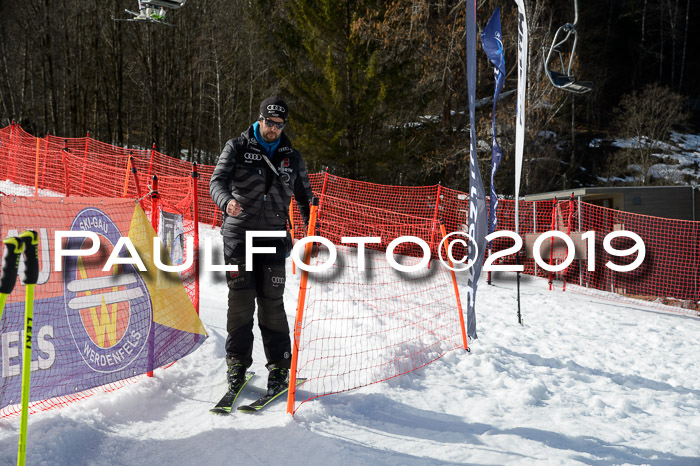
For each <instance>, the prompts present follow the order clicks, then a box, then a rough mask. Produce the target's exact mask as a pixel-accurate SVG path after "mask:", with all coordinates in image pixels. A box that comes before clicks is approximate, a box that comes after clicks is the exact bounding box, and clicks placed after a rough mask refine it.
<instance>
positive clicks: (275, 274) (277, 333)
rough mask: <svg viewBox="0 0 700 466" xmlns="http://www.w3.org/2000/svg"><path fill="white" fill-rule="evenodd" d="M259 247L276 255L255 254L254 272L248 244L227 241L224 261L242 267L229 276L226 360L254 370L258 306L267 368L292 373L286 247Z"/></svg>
mask: <svg viewBox="0 0 700 466" xmlns="http://www.w3.org/2000/svg"><path fill="white" fill-rule="evenodd" d="M254 245H255V246H256V247H274V248H275V250H276V252H275V253H274V254H257V253H256V254H253V264H252V265H253V267H252V268H253V270H252V271H250V270H248V269H249V268H250V267H246V264H245V242H244V241H241V240H236V239H232V238H227V237H224V259H225V260H226V263H227V264H236V265H238V272H226V282H227V284H228V315H227V320H226V330H227V332H228V336H227V338H226V359H227V362H229V363H231V362H236V363H241V364H243V365H245V366H246V367H250V366H251V364H252V363H253V357H252V355H253V316H254V314H255V304H256V301H257V306H258V326H259V327H260V333H261V335H262V341H263V346H264V348H265V356H266V358H267V364H266V365H267V367H268V368H270V369H271V368H273V367H281V368H286V369H289V366H290V363H291V340H290V336H289V324H288V323H287V314H286V313H285V311H284V283H285V280H286V270H285V258H286V253H287V251H286V244H285V241H284V240H283V239H279V240H278V239H267V238H265V239H256V240H255V243H254Z"/></svg>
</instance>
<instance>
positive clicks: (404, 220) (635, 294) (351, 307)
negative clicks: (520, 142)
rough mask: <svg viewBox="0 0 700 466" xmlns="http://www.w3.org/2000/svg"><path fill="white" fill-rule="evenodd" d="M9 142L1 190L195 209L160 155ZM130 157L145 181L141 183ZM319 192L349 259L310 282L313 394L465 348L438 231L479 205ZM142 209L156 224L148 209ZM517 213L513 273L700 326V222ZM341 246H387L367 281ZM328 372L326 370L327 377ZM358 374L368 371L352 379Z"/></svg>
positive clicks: (206, 171) (215, 217)
mask: <svg viewBox="0 0 700 466" xmlns="http://www.w3.org/2000/svg"><path fill="white" fill-rule="evenodd" d="M0 142H1V143H2V146H0V162H2V164H1V165H0V179H7V180H10V181H12V182H14V183H17V184H18V185H24V186H34V187H35V190H36V191H37V192H39V191H40V190H43V189H50V190H52V191H53V192H55V193H59V195H60V194H62V193H63V194H65V193H70V194H71V195H91V194H94V193H95V191H98V192H99V193H100V195H110V196H117V197H122V196H125V197H137V196H139V194H137V186H136V183H135V182H134V180H135V179H138V184H139V185H140V193H141V194H140V196H144V195H145V194H147V193H148V189H147V186H148V185H149V184H150V183H151V177H152V175H154V174H157V175H158V177H159V182H160V186H159V192H160V194H161V200H162V202H163V204H164V205H168V206H173V207H170V208H174V209H176V210H187V208H188V207H187V204H188V203H192V200H193V198H194V192H192V189H190V188H187V186H191V185H190V184H188V183H189V181H188V179H189V176H190V172H191V170H192V165H191V164H189V163H187V162H184V161H181V160H178V159H174V158H171V157H168V156H165V155H163V154H160V153H158V152H156V151H155V150H127V149H123V148H118V147H114V146H111V145H107V144H102V143H99V142H96V141H94V140H92V139H90V138H80V139H61V138H57V137H52V136H49V137H47V138H35V137H33V136H30V135H28V134H27V133H26V132H24V131H23V130H22V129H21V128H19V127H18V126H11V127H7V128H3V129H0ZM130 156H131V157H133V158H132V159H131V160H133V164H132V165H131V166H133V167H135V168H136V170H137V173H138V175H137V176H136V177H134V176H133V175H130V169H131V166H130V164H129V160H130V159H129V157H130ZM213 169H214V167H212V166H200V167H199V171H200V173H201V178H200V179H199V184H198V187H197V188H196V191H197V195H198V208H199V218H200V220H201V221H202V222H206V223H211V224H212V225H216V224H217V223H219V222H220V219H221V217H220V213H219V212H218V209H217V208H216V207H215V206H214V204H213V203H212V201H211V198H210V196H209V192H208V186H209V178H210V176H211V173H212V172H213ZM310 180H311V184H312V187H313V190H314V193H315V195H316V196H317V197H318V198H319V199H320V206H319V223H318V228H317V232H316V233H317V234H318V235H320V236H323V237H325V238H328V239H329V240H331V241H332V242H333V243H334V244H336V245H338V251H339V258H338V260H337V262H336V265H335V266H334V267H333V268H331V269H329V270H328V271H327V272H324V273H323V274H321V275H317V276H316V278H315V279H313V280H311V281H310V282H309V283H310V284H309V287H310V288H309V290H308V291H309V295H308V300H307V303H306V309H305V311H306V315H305V318H304V322H302V325H303V326H304V331H303V332H302V338H303V339H304V340H303V341H304V346H303V348H302V351H301V353H300V356H299V357H300V360H299V362H300V366H299V370H300V372H299V376H300V377H305V376H306V377H308V378H310V379H311V378H313V379H315V382H314V383H316V384H317V385H316V386H315V388H314V390H310V393H313V395H310V396H311V397H313V396H320V395H322V394H327V393H334V392H338V391H343V390H349V389H351V388H353V387H357V386H362V385H366V384H368V383H373V382H376V381H379V380H385V379H387V378H391V377H393V376H396V375H398V374H401V373H405V372H407V371H409V370H412V369H415V368H417V367H421V365H424V364H426V363H428V362H429V361H431V360H433V359H435V358H437V357H440V355H442V354H444V352H445V351H447V350H449V349H450V348H455V347H457V346H461V342H460V341H459V335H458V334H459V331H458V329H457V327H456V325H457V323H458V320H457V317H458V316H457V310H456V305H455V303H454V302H453V300H454V294H453V293H452V289H451V284H450V279H449V276H448V271H447V270H446V269H444V267H443V266H442V265H440V264H438V262H437V261H436V258H437V257H438V249H437V248H438V245H439V242H440V239H441V234H440V228H439V222H440V221H443V222H444V223H445V226H446V229H447V232H448V233H450V232H455V231H466V229H467V226H468V215H469V197H468V195H467V194H466V193H463V192H460V191H456V190H452V189H448V188H444V187H442V186H424V187H404V186H384V185H377V184H373V183H367V182H360V181H354V180H349V179H345V178H340V177H337V176H334V175H331V174H329V173H318V174H312V175H310ZM6 194H12V193H6ZM33 194H34V193H31V194H30V195H33ZM39 194H41V192H39ZM143 203H145V204H146V205H145V206H144V208H145V210H146V211H147V212H149V211H150V209H151V207H150V206H149V205H148V204H149V201H148V200H147V199H146V200H144V201H143V202H142V204H143ZM293 204H294V203H293ZM292 207H293V209H292V210H293V219H294V224H295V237H297V238H300V237H302V236H304V235H305V233H306V232H305V231H303V230H304V229H303V225H302V223H301V219H300V217H299V214H298V211H297V209H296V207H295V206H294V205H293V206H292ZM514 207H515V203H514V201H512V200H501V201H500V202H499V205H498V212H497V215H498V229H499V230H510V231H513V230H514V228H515V226H514V224H515V222H514ZM519 212H520V221H519V225H520V232H519V234H520V236H521V237H522V238H523V242H524V246H523V253H524V255H523V256H522V257H521V258H520V259H517V258H516V255H515V254H510V255H506V256H504V257H501V258H500V259H498V260H497V261H496V262H495V263H496V264H515V263H516V260H519V261H520V263H522V264H523V265H524V267H525V273H527V274H530V275H534V276H538V277H543V278H545V279H547V280H549V281H551V283H552V285H553V286H556V287H561V288H563V287H564V286H565V285H564V284H567V285H568V286H569V287H573V288H575V289H576V290H577V291H581V292H585V293H590V294H593V295H595V296H599V297H603V298H606V299H611V300H616V301H625V300H629V299H635V300H636V302H637V303H638V304H639V303H640V302H643V303H645V304H647V305H648V306H649V307H651V308H655V309H663V310H667V311H671V312H678V313H683V314H689V315H700V295H699V293H698V268H699V265H700V260H699V258H700V242H699V241H698V237H699V236H700V222H688V221H682V220H669V219H661V218H655V217H648V216H643V215H636V214H630V213H625V212H619V211H614V210H610V209H606V208H602V207H598V206H594V205H589V204H585V203H580V202H578V201H569V200H567V201H558V202H556V203H554V202H551V201H538V202H524V201H521V202H520V204H519ZM189 215H190V214H188V213H187V212H185V218H186V220H189V221H191V218H192V217H191V216H189ZM549 230H557V231H561V232H563V233H564V234H567V235H569V236H570V237H571V238H572V239H573V241H574V243H575V247H574V251H572V252H571V253H572V254H574V255H575V259H574V260H573V262H572V263H571V264H570V265H569V266H568V267H566V269H564V270H562V271H559V272H554V273H553V272H549V271H546V270H544V269H543V268H542V266H541V265H538V264H537V263H536V261H535V259H534V257H533V253H532V245H533V244H534V241H535V240H536V239H537V238H538V237H539V235H541V234H542V233H544V232H546V231H549ZM620 230H627V231H631V232H634V233H635V234H637V235H639V236H640V237H641V238H642V240H643V241H644V244H645V246H646V258H645V260H644V261H643V264H642V265H641V266H640V267H639V268H638V269H637V270H635V271H632V272H616V271H614V270H612V269H610V268H609V267H608V266H607V265H606V264H607V263H608V261H611V262H613V263H616V264H625V263H630V262H631V261H633V260H634V259H635V257H637V254H638V252H637V251H636V250H633V251H632V252H631V253H630V255H629V256H628V257H622V258H621V257H615V256H613V255H611V254H610V253H609V252H607V251H606V250H605V248H604V247H603V242H604V240H605V238H606V236H607V235H608V234H610V233H611V232H616V231H620ZM586 231H595V234H594V236H593V240H594V241H593V246H594V250H595V270H588V268H589V262H593V261H592V260H590V259H589V257H588V256H587V255H586V254H585V252H582V251H586V246H587V244H586V240H585V239H584V238H583V235H584V234H585V232H586ZM405 235H413V236H417V237H419V238H422V239H423V240H424V241H425V242H426V243H427V244H428V245H429V247H430V250H431V258H432V262H431V266H430V268H427V269H426V271H425V272H424V274H425V275H426V277H427V278H426V277H424V276H423V275H421V274H418V275H417V277H419V278H415V277H407V276H406V274H403V275H401V274H399V275H396V272H395V271H393V269H391V270H390V267H389V266H388V264H387V262H386V258H385V257H384V255H383V252H384V250H385V249H386V247H387V245H388V243H389V242H390V241H391V240H392V239H394V238H396V237H398V236H405ZM343 236H381V238H382V242H381V244H378V245H367V250H368V252H367V254H366V256H367V269H368V271H367V272H365V273H364V274H362V273H358V272H357V265H358V264H357V257H356V248H354V247H352V246H348V245H340V244H341V243H340V239H341V237H343ZM512 244H513V243H512V240H509V239H505V238H499V239H496V240H494V241H493V243H492V254H497V253H499V252H501V251H503V250H504V249H506V248H508V247H510V246H511V245H512ZM611 245H612V247H613V248H614V249H616V250H624V249H629V248H631V247H633V246H635V243H634V242H633V241H632V240H631V239H629V238H624V237H620V238H616V239H614V240H613V241H612V242H611ZM456 251H457V253H456V254H455V257H457V258H459V253H460V252H464V251H460V250H459V248H456ZM562 251H563V252H562ZM396 253H397V254H403V255H405V258H404V259H403V260H404V261H405V263H406V264H415V263H416V262H415V261H417V260H419V259H420V257H421V254H422V252H421V250H420V248H419V247H418V246H417V245H414V244H410V243H404V244H403V245H402V246H401V247H400V248H399V249H397V250H396ZM540 253H541V254H540V255H541V257H542V259H543V261H544V262H547V263H548V264H559V263H561V262H562V261H563V260H565V259H566V250H562V242H561V240H558V239H556V240H551V241H549V240H548V241H545V242H544V243H543V246H542V249H541V251H540ZM433 264H438V265H433ZM494 279H496V280H497V279H498V274H494ZM567 289H568V288H567ZM481 292H487V290H484V289H482V290H481ZM409 297H410V299H409ZM640 300H642V301H640ZM477 310H478V300H477ZM422 317H426V319H423V318H422ZM420 341H423V342H425V343H424V344H423V343H419V342H420ZM382 353H383V354H382ZM322 361H325V362H324V364H325V368H324V369H320V364H321V362H322ZM358 362H361V365H360V366H357V363H358ZM357 367H362V370H361V371H358V370H357V369H353V368H357ZM305 371H306V372H305ZM311 382H312V381H311V380H310V381H309V387H311Z"/></svg>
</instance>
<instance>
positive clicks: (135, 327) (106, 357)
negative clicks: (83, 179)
mask: <svg viewBox="0 0 700 466" xmlns="http://www.w3.org/2000/svg"><path fill="white" fill-rule="evenodd" d="M71 231H90V232H93V233H96V234H97V235H98V237H99V238H100V249H99V251H98V253H97V254H93V255H91V256H89V257H88V256H86V257H76V256H67V257H65V258H64V264H63V296H64V301H65V310H66V317H67V319H68V323H69V328H70V330H71V333H72V335H73V341H74V342H75V344H76V346H77V348H78V350H79V352H80V355H81V356H82V358H83V360H84V361H85V363H86V364H87V365H88V366H90V368H91V369H92V370H94V371H97V372H114V371H118V370H120V369H123V368H124V367H126V366H128V365H129V364H130V363H131V362H132V361H133V360H134V359H135V358H136V357H137V356H138V355H139V353H140V352H141V350H142V349H143V347H144V345H145V343H146V341H147V340H148V334H149V332H150V329H151V323H152V321H153V307H152V304H151V299H150V296H149V293H148V288H147V287H146V283H145V282H144V281H143V278H141V275H140V274H139V271H138V270H137V269H136V268H135V267H134V266H133V265H131V264H119V265H115V266H114V267H113V269H112V270H110V271H107V272H103V271H102V267H103V266H104V264H105V262H106V261H107V259H108V257H109V256H110V254H111V253H112V251H113V250H114V245H115V244H116V243H117V242H118V241H119V238H120V237H121V232H120V231H119V229H118V228H117V226H116V225H115V223H114V222H113V221H112V219H110V218H109V217H108V216H107V215H106V214H105V213H104V212H102V211H100V210H99V209H96V208H92V207H90V208H86V209H83V210H82V211H80V212H79V213H78V215H76V217H75V219H74V220H73V224H72V225H71ZM89 246H91V240H90V239H87V238H67V239H66V245H65V248H64V249H66V250H70V249H73V250H77V249H86V248H87V247H89ZM119 256H120V257H128V251H126V249H124V250H123V251H120V254H119Z"/></svg>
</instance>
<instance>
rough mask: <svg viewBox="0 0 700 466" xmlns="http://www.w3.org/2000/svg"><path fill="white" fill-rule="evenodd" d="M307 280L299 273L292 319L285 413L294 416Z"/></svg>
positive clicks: (307, 252) (307, 251) (312, 226)
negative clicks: (297, 290)
mask: <svg viewBox="0 0 700 466" xmlns="http://www.w3.org/2000/svg"><path fill="white" fill-rule="evenodd" d="M318 203H319V200H318V198H314V199H313V201H312V204H311V216H310V218H309V229H308V231H307V233H306V234H307V235H308V236H313V234H314V231H316V217H317V215H318ZM312 248H313V243H306V246H305V247H304V259H303V260H304V264H307V265H308V264H309V261H310V259H311V249H312ZM308 280H309V272H308V271H306V270H302V271H301V280H300V281H299V297H298V299H297V316H296V318H295V319H294V342H293V344H292V366H291V368H290V369H289V391H288V392H287V413H289V414H292V415H294V398H295V396H296V393H297V390H296V387H297V361H298V359H299V341H300V340H301V324H302V321H303V319H304V305H305V304H306V286H307V283H308Z"/></svg>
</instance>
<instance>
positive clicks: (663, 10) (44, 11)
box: [0, 0, 700, 194]
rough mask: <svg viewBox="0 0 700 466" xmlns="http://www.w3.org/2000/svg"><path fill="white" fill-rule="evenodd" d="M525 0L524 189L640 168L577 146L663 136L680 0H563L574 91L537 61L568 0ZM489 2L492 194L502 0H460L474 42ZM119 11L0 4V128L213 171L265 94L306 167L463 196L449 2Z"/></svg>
mask: <svg viewBox="0 0 700 466" xmlns="http://www.w3.org/2000/svg"><path fill="white" fill-rule="evenodd" d="M525 5H526V9H527V21H528V29H529V57H528V58H529V73H528V91H527V93H528V95H527V106H528V107H527V134H526V147H525V160H524V165H523V179H524V192H525V193H528V192H538V191H546V190H552V189H560V188H568V187H572V186H576V185H584V184H594V183H595V182H596V181H595V179H586V178H585V177H583V178H582V173H585V172H588V173H590V172H591V171H594V172H599V173H615V172H616V171H624V170H625V167H626V166H628V165H629V164H630V163H632V162H634V163H637V164H641V166H642V167H643V166H644V164H645V163H647V162H645V160H647V159H649V158H650V157H649V153H650V151H652V150H653V148H652V147H637V148H635V149H629V150H623V151H611V152H606V151H604V150H598V151H597V152H596V153H595V154H593V155H592V154H591V153H590V151H589V147H590V144H589V143H590V141H591V140H593V139H596V140H601V139H605V138H616V137H620V138H625V137H628V138H629V137H641V136H644V137H645V138H649V139H641V138H640V141H641V140H650V139H651V140H654V139H663V138H666V137H667V136H668V131H669V130H670V129H671V128H676V129H684V125H685V128H687V127H688V126H687V125H689V124H690V123H692V122H693V121H694V120H693V118H692V117H693V115H695V117H696V118H695V119H697V112H698V101H699V99H700V81H698V80H697V78H694V77H696V76H697V75H698V71H700V70H699V69H698V68H699V67H700V60H699V59H698V48H699V47H700V37H699V36H700V30H699V29H698V28H694V27H691V25H692V24H697V23H698V20H700V4H698V2H696V1H691V0H605V1H602V0H590V1H580V2H579V4H578V22H577V24H576V30H577V33H578V41H577V44H576V50H575V54H574V57H573V70H574V74H576V76H578V77H579V78H580V79H583V80H590V81H592V82H593V83H594V89H593V90H592V91H591V92H589V93H586V94H583V95H576V94H572V93H569V92H566V91H562V90H559V89H556V88H554V87H553V86H552V85H551V83H550V82H549V80H548V78H547V76H546V74H545V73H544V62H545V57H546V55H547V52H548V50H549V49H550V47H551V44H552V41H553V38H554V35H555V33H556V31H557V30H558V29H559V28H560V27H561V26H563V25H564V24H566V23H570V22H573V20H574V1H573V0H525ZM497 7H500V9H501V25H502V38H503V39H502V41H503V46H504V51H505V61H506V70H507V74H506V81H505V86H504V88H503V92H502V95H503V98H502V99H500V101H499V102H498V107H497V113H496V121H497V126H498V128H497V137H498V140H499V142H500V144H501V147H502V148H503V152H504V154H505V156H506V158H505V160H504V162H503V163H502V164H501V168H500V169H499V173H498V176H497V180H496V181H497V184H498V185H500V186H501V187H502V188H501V189H499V192H502V193H503V194H512V189H513V188H512V181H510V180H512V179H513V170H514V169H513V163H512V160H513V157H512V154H513V152H514V150H513V144H514V140H515V128H514V124H515V105H516V98H515V94H514V93H513V92H509V91H513V90H515V89H516V86H517V66H516V64H517V7H516V4H515V2H514V1H512V0H509V1H502V0H501V1H499V0H478V1H477V22H478V26H479V31H477V34H478V33H480V32H481V29H482V28H483V27H484V26H485V24H486V23H487V21H488V20H489V18H490V16H491V14H492V13H493V11H494V10H495V9H496V8H497ZM125 8H128V9H132V10H135V9H137V8H138V4H137V0H100V1H99V2H95V1H88V0H0V125H2V126H5V125H8V124H10V122H12V121H13V120H14V121H16V122H18V123H20V124H21V125H22V127H23V128H24V129H25V130H27V131H29V132H31V133H32V134H35V135H37V136H43V135H45V134H47V133H50V134H54V135H59V136H63V137H82V136H85V135H86V134H87V133H88V132H89V134H90V136H92V137H93V138H95V139H98V140H101V141H104V142H111V143H113V144H116V145H120V146H125V147H141V148H144V147H151V144H153V143H155V144H156V147H157V149H158V150H159V151H160V152H163V153H165V154H168V155H171V156H174V157H181V158H184V159H187V160H191V161H197V162H199V163H206V164H214V163H215V162H216V159H217V157H218V155H219V153H220V152H221V149H222V148H223V146H224V144H225V142H226V141H227V140H228V139H230V138H231V137H234V136H237V135H238V134H240V133H241V132H242V131H243V130H244V129H245V128H247V126H248V125H249V124H250V123H251V122H253V121H254V120H255V119H256V118H257V116H258V106H259V103H260V101H261V100H262V99H264V98H265V97H267V96H269V95H273V94H279V95H281V96H283V97H284V98H285V100H287V102H288V103H289V105H290V107H291V117H290V121H289V125H288V126H287V129H286V130H285V131H287V133H288V134H289V135H290V137H291V138H292V141H293V143H294V145H295V146H296V147H297V148H299V149H300V150H301V151H302V154H303V155H304V158H305V159H306V161H307V165H308V166H309V169H310V171H311V172H317V171H321V170H323V169H324V168H326V167H328V169H329V170H330V171H331V172H332V173H334V174H337V175H340V176H347V177H350V178H354V179H359V180H366V181H372V182H377V183H386V184H401V185H428V184H435V183H437V182H442V183H443V184H444V185H446V186H449V187H452V188H456V189H461V190H466V188H467V186H468V178H467V176H466V173H467V169H468V165H469V164H468V134H469V132H468V125H469V116H468V111H466V104H467V80H466V69H465V27H464V23H465V2H464V0H289V1H284V2H282V1H273V0H189V1H188V2H187V3H186V4H185V6H184V7H183V8H181V9H179V10H176V11H172V12H170V13H168V16H167V21H168V22H170V23H172V24H173V25H174V26H173V27H168V26H164V25H160V24H146V23H134V22H122V21H114V20H113V18H126V17H128V15H127V14H126V13H125V12H124V9H125ZM477 47H478V51H477V65H478V70H477V83H478V84H477V90H476V96H477V100H478V101H479V100H481V99H483V101H484V102H487V104H484V105H481V106H479V107H478V108H477V125H478V127H477V128H476V129H477V134H478V137H479V140H480V142H479V159H480V164H481V169H482V177H483V178H484V181H485V182H486V183H487V182H488V173H489V163H490V162H489V161H490V157H491V150H490V139H491V118H492V103H491V102H489V101H488V99H489V98H490V97H492V96H493V92H494V74H493V67H492V65H491V63H490V62H489V61H488V59H487V57H486V55H485V53H484V52H483V49H482V48H481V42H480V40H479V41H478V45H477ZM564 58H565V59H568V56H565V57H564ZM693 111H694V112H695V113H693ZM581 166H585V167H586V168H587V170H586V171H582V170H581ZM641 181H642V182H648V183H660V182H663V181H662V180H654V179H653V178H651V177H649V178H648V179H647V176H646V175H644V176H643V177H642V180H641ZM509 190H510V191H509ZM521 192H522V191H521Z"/></svg>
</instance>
